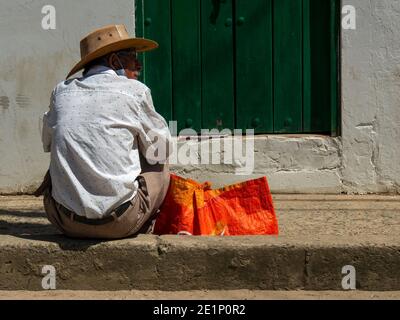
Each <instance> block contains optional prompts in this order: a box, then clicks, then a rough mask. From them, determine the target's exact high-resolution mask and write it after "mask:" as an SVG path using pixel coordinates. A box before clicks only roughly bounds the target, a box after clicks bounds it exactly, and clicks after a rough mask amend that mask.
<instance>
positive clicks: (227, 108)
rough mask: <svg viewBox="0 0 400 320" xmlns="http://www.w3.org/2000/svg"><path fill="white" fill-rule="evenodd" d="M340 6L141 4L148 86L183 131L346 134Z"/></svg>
mask: <svg viewBox="0 0 400 320" xmlns="http://www.w3.org/2000/svg"><path fill="white" fill-rule="evenodd" d="M338 3H339V0H251V1H248V0H247V1H246V0H162V1H160V0H136V4H137V9H136V16H137V21H136V26H137V28H136V34H137V36H144V37H147V38H151V39H154V40H156V41H158V42H159V43H160V48H159V49H158V50H156V51H154V52H151V53H148V54H145V55H144V58H143V62H144V75H143V79H142V80H143V81H144V82H145V83H146V84H147V85H148V86H149V87H150V88H151V89H152V93H153V99H154V102H155V105H156V108H157V109H158V110H159V111H160V113H161V114H163V115H164V116H165V117H166V118H167V119H168V120H177V121H178V129H179V130H181V129H183V128H192V129H194V130H196V131H198V132H199V131H200V129H202V128H203V129H213V128H217V129H219V130H221V129H223V128H229V129H234V128H240V129H248V128H253V129H255V130H256V133H259V134H262V133H331V134H336V133H337V117H338V112H337V110H338V109H337V108H338V107H337V101H338V99H337V96H338V93H337V91H338V85H337V83H338V67H337V64H338V63H337V61H338V59H337V48H338V23H339V21H338V17H339V12H338V9H339V5H338Z"/></svg>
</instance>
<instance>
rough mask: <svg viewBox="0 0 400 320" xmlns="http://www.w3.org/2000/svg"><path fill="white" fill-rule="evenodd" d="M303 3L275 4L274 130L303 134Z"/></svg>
mask: <svg viewBox="0 0 400 320" xmlns="http://www.w3.org/2000/svg"><path fill="white" fill-rule="evenodd" d="M302 9H303V8H302V0H278V1H274V120H275V121H274V128H275V132H277V133H300V132H302V99H303V93H302V91H303V86H302V57H303V56H302Z"/></svg>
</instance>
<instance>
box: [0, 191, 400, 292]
mask: <svg viewBox="0 0 400 320" xmlns="http://www.w3.org/2000/svg"><path fill="white" fill-rule="evenodd" d="M274 201H275V206H276V211H277V214H278V219H279V224H280V230H281V235H280V237H278V238H276V237H232V238H212V237H204V238H193V237H176V236H163V237H156V236H139V237H137V238H134V239H128V240H122V241H112V242H96V241H78V240H70V239H67V238H65V237H63V236H62V235H59V234H58V233H57V231H56V230H55V229H54V228H53V227H52V226H51V225H50V224H49V223H48V222H47V220H46V218H45V215H44V212H43V207H42V203H41V199H35V198H33V197H29V196H16V197H0V290H41V289H42V288H41V280H42V277H43V275H42V274H41V268H42V266H44V265H53V266H55V268H56V270H57V289H60V290H96V291H114V290H119V291H120V290H166V291H183V290H238V289H249V290H310V291H320V290H342V285H341V282H342V278H343V275H342V273H341V271H342V267H343V266H345V265H352V266H354V267H355V268H356V271H357V288H358V289H359V290H366V291H395V290H397V291H400V196H321V195H318V196H317V195H275V196H274Z"/></svg>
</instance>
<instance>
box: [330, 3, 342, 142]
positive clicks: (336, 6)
mask: <svg viewBox="0 0 400 320" xmlns="http://www.w3.org/2000/svg"><path fill="white" fill-rule="evenodd" d="M330 5H331V8H330V9H331V12H330V33H331V43H330V48H331V64H330V65H331V134H332V136H338V135H339V134H340V121H339V120H340V115H341V113H340V106H339V103H338V102H339V99H338V97H339V88H340V86H339V81H340V80H339V65H338V61H339V59H338V57H339V41H340V32H339V30H340V27H339V26H340V0H330Z"/></svg>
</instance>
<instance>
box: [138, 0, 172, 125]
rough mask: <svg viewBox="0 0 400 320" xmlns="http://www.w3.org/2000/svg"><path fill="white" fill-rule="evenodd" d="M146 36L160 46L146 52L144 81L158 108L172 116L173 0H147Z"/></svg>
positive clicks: (167, 117)
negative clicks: (171, 0)
mask: <svg viewBox="0 0 400 320" xmlns="http://www.w3.org/2000/svg"><path fill="white" fill-rule="evenodd" d="M143 4H144V10H143V12H144V19H143V25H144V27H143V28H144V32H143V34H144V37H145V38H149V39H152V40H155V41H157V42H158V43H159V45H160V47H159V48H158V49H157V50H154V51H151V52H148V53H146V54H144V55H143V62H144V66H145V69H144V78H143V80H144V82H145V83H146V85H147V86H148V87H149V88H150V89H151V92H152V97H153V101H154V106H155V108H156V110H157V111H158V112H159V113H160V114H161V115H162V116H164V117H165V119H166V120H167V121H169V120H171V119H172V57H171V5H170V0H163V1H159V0H144V3H143Z"/></svg>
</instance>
